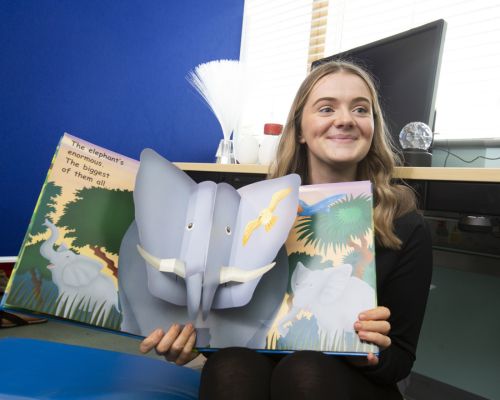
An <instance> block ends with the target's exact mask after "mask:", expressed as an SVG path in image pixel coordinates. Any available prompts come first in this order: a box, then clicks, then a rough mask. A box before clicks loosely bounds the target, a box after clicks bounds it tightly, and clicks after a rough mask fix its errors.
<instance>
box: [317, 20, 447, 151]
mask: <svg viewBox="0 0 500 400" xmlns="http://www.w3.org/2000/svg"><path fill="white" fill-rule="evenodd" d="M445 32H446V22H445V21H444V20H442V19H440V20H437V21H434V22H431V23H428V24H426V25H422V26H419V27H417V28H414V29H410V30H408V31H405V32H402V33H399V34H397V35H394V36H390V37H387V38H385V39H381V40H378V41H376V42H373V43H369V44H366V45H363V46H360V47H356V48H354V49H351V50H347V51H344V52H342V53H338V54H335V55H332V56H329V57H326V58H323V59H320V60H317V61H314V62H313V63H312V69H314V68H315V67H317V66H318V65H321V64H323V63H326V62H328V61H332V60H338V59H341V60H348V61H353V62H355V63H356V64H358V65H360V66H362V67H364V69H366V70H368V71H369V72H370V73H371V74H372V76H373V77H374V78H375V83H376V84H377V86H378V90H379V96H380V101H381V105H382V109H383V111H384V115H385V118H386V122H387V125H388V128H389V130H390V132H391V135H392V138H393V141H394V143H395V144H396V145H397V146H398V147H399V148H401V146H400V144H399V133H400V132H401V129H402V128H403V126H405V125H406V124H407V123H409V122H413V121H420V122H424V123H426V124H427V125H429V126H430V127H431V129H432V130H434V129H433V128H434V121H435V115H436V112H435V108H434V103H435V98H436V93H437V86H438V78H439V70H440V66H441V54H442V50H443V45H444V37H445Z"/></svg>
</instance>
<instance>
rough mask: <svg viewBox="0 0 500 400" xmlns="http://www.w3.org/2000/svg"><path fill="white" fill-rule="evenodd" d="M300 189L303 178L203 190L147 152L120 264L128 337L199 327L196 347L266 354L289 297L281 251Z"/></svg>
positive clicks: (205, 186) (208, 185)
mask: <svg viewBox="0 0 500 400" xmlns="http://www.w3.org/2000/svg"><path fill="white" fill-rule="evenodd" d="M299 185H300V178H299V177H298V176H297V175H288V176H285V177H282V178H278V179H272V180H266V181H262V182H257V183H254V184H251V185H248V186H245V187H243V188H240V189H238V190H236V189H234V188H233V187H232V186H230V185H228V184H226V183H219V184H216V183H214V182H209V181H207V182H201V183H199V184H197V183H196V182H194V181H193V180H192V179H191V178H190V177H189V176H188V175H187V174H186V173H185V172H183V171H181V170H180V169H178V168H177V167H175V166H174V165H172V164H171V163H170V162H169V161H167V160H165V159H164V158H162V157H161V156H160V155H158V154H157V153H155V152H154V151H153V150H150V149H146V150H144V151H143V152H142V154H141V163H140V168H139V171H138V174H137V178H136V185H135V189H134V203H135V221H134V223H133V224H132V225H131V226H130V228H129V230H128V231H127V233H126V234H125V236H124V238H123V240H122V245H121V249H120V257H119V268H118V271H119V272H118V274H119V279H118V282H119V296H120V307H121V309H122V317H123V322H122V327H121V328H122V330H124V331H127V332H130V333H134V334H137V335H141V336H145V335H148V334H149V333H150V332H151V331H152V330H154V329H155V328H157V327H163V328H164V329H166V328H168V327H169V326H170V325H171V324H172V323H174V322H177V323H185V322H187V321H192V322H195V326H196V328H197V332H198V335H197V346H198V347H212V348H218V347H225V346H231V345H240V346H249V347H255V348H258V347H262V346H263V345H264V344H265V336H266V333H267V330H268V328H269V327H270V325H271V323H272V319H273V317H274V315H275V313H276V312H277V309H278V308H279V306H280V304H281V302H282V300H283V296H284V294H285V293H286V287H287V280H288V261H287V256H286V252H285V251H284V249H282V247H283V244H284V243H285V241H286V238H287V237H288V234H289V231H290V229H291V227H292V226H293V223H294V221H295V217H296V213H297V205H298V189H299ZM280 249H281V251H280Z"/></svg>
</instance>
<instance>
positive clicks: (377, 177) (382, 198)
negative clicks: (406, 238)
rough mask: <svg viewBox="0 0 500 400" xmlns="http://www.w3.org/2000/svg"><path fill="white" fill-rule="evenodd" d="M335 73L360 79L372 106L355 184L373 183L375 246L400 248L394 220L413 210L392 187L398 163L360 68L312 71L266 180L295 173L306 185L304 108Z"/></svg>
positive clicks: (337, 65)
mask: <svg viewBox="0 0 500 400" xmlns="http://www.w3.org/2000/svg"><path fill="white" fill-rule="evenodd" d="M339 72H344V73H349V74H353V75H356V76H358V77H360V78H361V79H362V80H363V81H364V82H365V84H366V86H367V87H368V89H369V91H370V95H371V97H372V102H373V118H374V134H373V140H372V144H371V146H370V149H369V151H368V154H367V155H366V157H365V158H364V159H363V160H361V161H360V162H359V164H358V168H357V176H356V179H357V180H370V181H371V182H372V183H373V191H374V211H373V220H374V225H375V233H376V238H377V240H378V242H379V243H380V244H381V245H383V246H384V247H388V248H393V249H396V248H400V247H401V241H400V240H399V238H398V237H397V236H396V234H395V233H394V219H395V218H397V217H399V216H401V215H403V214H406V213H407V212H409V211H411V210H415V209H416V204H415V196H414V193H413V191H412V190H411V189H410V188H409V187H407V186H404V185H399V184H394V183H393V182H392V175H393V171H394V167H395V166H396V165H399V164H400V163H401V160H400V158H399V156H398V154H397V153H396V151H395V147H394V146H393V143H392V141H391V136H390V133H389V131H388V129H387V126H386V124H385V122H384V117H383V114H382V109H381V107H380V102H379V99H378V95H377V90H376V88H375V84H374V83H373V80H372V78H371V77H370V75H369V74H368V73H367V72H366V71H365V70H363V69H362V68H361V67H359V66H357V65H355V64H353V63H350V62H347V61H332V62H328V63H326V64H323V65H320V66H319V67H317V68H316V69H314V70H312V71H311V72H310V73H309V75H308V76H307V77H306V78H305V80H304V81H303V82H302V85H301V86H300V88H299V90H298V91H297V94H296V96H295V99H294V100H293V103H292V106H291V108H290V112H289V114H288V118H287V121H286V124H285V127H284V129H283V134H282V137H281V141H280V144H279V147H278V155H277V159H276V161H275V162H274V163H273V165H272V166H271V169H270V172H269V176H268V177H269V178H275V177H279V176H283V175H287V174H290V173H297V174H299V175H300V177H301V178H302V182H303V183H304V184H306V183H307V182H308V181H309V170H308V162H307V161H308V160H307V146H306V144H301V143H300V142H299V135H300V129H301V128H300V127H301V122H302V113H303V110H304V105H305V104H306V102H307V99H308V97H309V94H310V93H311V90H312V89H313V87H315V85H316V84H317V83H318V81H319V80H320V79H321V78H323V77H324V76H326V75H330V74H336V73H339Z"/></svg>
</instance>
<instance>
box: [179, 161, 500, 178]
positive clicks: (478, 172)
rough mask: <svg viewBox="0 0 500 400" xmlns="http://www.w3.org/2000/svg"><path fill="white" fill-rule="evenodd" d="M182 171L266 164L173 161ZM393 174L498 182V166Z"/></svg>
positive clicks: (256, 170) (243, 169) (247, 169)
mask: <svg viewBox="0 0 500 400" xmlns="http://www.w3.org/2000/svg"><path fill="white" fill-rule="evenodd" d="M174 164H175V165H176V166H178V167H179V168H180V169H182V170H184V171H203V172H228V173H250V174H263V175H265V174H267V171H268V168H269V167H268V166H267V165H258V164H213V163H174ZM394 176H395V177H396V178H401V179H418V180H441V181H469V182H500V168H442V167H396V170H395V173H394Z"/></svg>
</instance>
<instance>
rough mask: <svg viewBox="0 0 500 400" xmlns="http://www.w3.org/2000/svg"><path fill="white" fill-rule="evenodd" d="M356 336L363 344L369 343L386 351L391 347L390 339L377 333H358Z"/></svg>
mask: <svg viewBox="0 0 500 400" xmlns="http://www.w3.org/2000/svg"><path fill="white" fill-rule="evenodd" d="M358 336H359V338H360V339H361V340H364V341H365V342H370V343H373V344H375V345H377V346H378V347H380V348H381V349H386V348H388V347H389V346H390V345H391V338H390V337H389V336H386V335H383V334H381V333H378V332H370V331H359V332H358Z"/></svg>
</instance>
